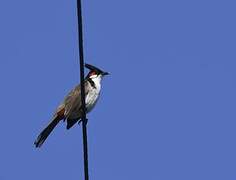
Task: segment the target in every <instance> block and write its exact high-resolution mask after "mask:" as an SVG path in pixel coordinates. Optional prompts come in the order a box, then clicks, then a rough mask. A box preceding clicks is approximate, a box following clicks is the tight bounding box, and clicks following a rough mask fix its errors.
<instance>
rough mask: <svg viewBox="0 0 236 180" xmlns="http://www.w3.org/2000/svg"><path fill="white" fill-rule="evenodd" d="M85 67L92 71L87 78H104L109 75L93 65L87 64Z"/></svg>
mask: <svg viewBox="0 0 236 180" xmlns="http://www.w3.org/2000/svg"><path fill="white" fill-rule="evenodd" d="M85 67H86V68H88V69H89V70H90V72H89V73H88V75H87V78H91V79H94V78H102V77H104V76H106V75H109V73H108V72H105V71H102V70H101V69H99V68H97V67H95V66H93V65H91V64H85Z"/></svg>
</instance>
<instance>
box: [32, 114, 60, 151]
mask: <svg viewBox="0 0 236 180" xmlns="http://www.w3.org/2000/svg"><path fill="white" fill-rule="evenodd" d="M59 121H60V119H59V118H58V117H54V119H53V120H52V121H51V122H50V123H49V124H48V126H47V127H46V128H45V129H44V130H43V131H42V132H41V133H40V134H39V136H38V137H37V139H36V140H35V142H34V145H35V147H36V148H38V147H41V146H42V144H43V143H44V141H45V140H46V139H47V137H48V136H49V134H50V133H51V132H52V130H53V129H54V128H55V127H56V125H57V124H58V123H59Z"/></svg>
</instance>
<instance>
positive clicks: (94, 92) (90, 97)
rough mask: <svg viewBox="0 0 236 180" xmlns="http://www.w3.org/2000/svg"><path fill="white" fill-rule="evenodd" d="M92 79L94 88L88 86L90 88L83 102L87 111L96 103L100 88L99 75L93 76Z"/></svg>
mask: <svg viewBox="0 0 236 180" xmlns="http://www.w3.org/2000/svg"><path fill="white" fill-rule="evenodd" d="M92 80H93V82H94V83H95V87H96V88H93V87H91V88H90V89H91V90H90V91H89V93H88V94H87V96H86V99H85V103H86V109H87V113H88V112H90V111H91V110H92V109H93V108H94V106H95V105H96V103H97V100H98V98H99V95H100V90H101V83H100V82H101V77H100V76H98V77H96V78H93V79H92Z"/></svg>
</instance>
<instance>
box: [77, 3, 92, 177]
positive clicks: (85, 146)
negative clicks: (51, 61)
mask: <svg viewBox="0 0 236 180" xmlns="http://www.w3.org/2000/svg"><path fill="white" fill-rule="evenodd" d="M77 16H78V40H79V57H80V84H81V101H82V117H81V120H82V130H83V151H84V179H85V180H89V173H88V142H87V121H88V120H87V118H86V107H85V90H84V52H83V49H84V48H83V19H82V5H81V0H77Z"/></svg>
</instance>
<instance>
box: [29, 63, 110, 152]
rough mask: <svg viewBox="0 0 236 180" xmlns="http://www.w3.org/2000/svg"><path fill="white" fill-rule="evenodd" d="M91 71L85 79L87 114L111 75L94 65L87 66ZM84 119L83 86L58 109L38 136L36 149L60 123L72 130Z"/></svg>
mask: <svg viewBox="0 0 236 180" xmlns="http://www.w3.org/2000/svg"><path fill="white" fill-rule="evenodd" d="M85 67H86V68H88V69H89V70H90V71H89V73H88V74H87V76H86V77H85V79H84V90H85V107H86V113H89V112H90V111H91V110H92V109H93V108H94V106H95V105H96V103H97V101H98V99H99V95H100V91H101V81H102V79H103V77H104V76H106V75H109V73H108V72H105V71H103V70H101V69H99V68H97V67H95V66H94V65H91V64H85ZM81 117H82V102H81V85H80V84H79V85H77V86H75V87H74V88H73V89H72V90H71V91H70V92H69V94H68V95H67V96H66V97H65V98H64V100H63V101H62V103H60V105H59V106H58V107H57V109H56V111H55V113H54V115H53V117H52V119H51V121H50V122H49V124H48V125H47V126H46V128H44V129H43V131H42V132H41V133H40V134H39V135H38V137H37V139H36V140H35V142H34V145H35V147H36V148H40V147H41V146H42V145H43V143H44V141H45V140H46V139H47V137H48V136H49V134H50V133H51V132H52V130H53V129H54V128H55V127H56V125H57V124H58V123H59V122H60V121H64V122H65V121H66V122H67V126H66V129H70V128H71V127H72V126H73V125H74V124H76V123H77V122H78V123H80V122H81V121H82V120H81Z"/></svg>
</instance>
